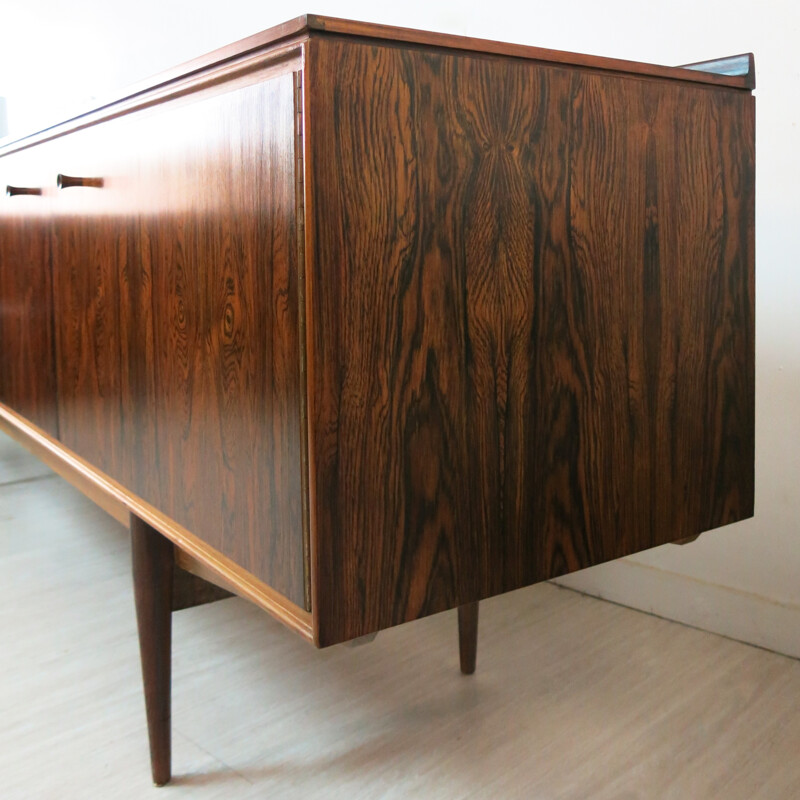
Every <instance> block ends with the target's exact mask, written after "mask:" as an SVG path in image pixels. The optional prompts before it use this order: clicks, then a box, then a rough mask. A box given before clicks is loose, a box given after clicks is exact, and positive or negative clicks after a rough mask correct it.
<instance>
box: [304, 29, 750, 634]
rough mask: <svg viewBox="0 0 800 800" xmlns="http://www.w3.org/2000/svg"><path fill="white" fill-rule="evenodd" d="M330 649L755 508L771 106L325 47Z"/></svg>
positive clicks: (317, 115)
mask: <svg viewBox="0 0 800 800" xmlns="http://www.w3.org/2000/svg"><path fill="white" fill-rule="evenodd" d="M306 91H307V92H310V93H311V99H310V103H309V108H310V112H309V113H310V114H311V116H312V119H313V126H312V129H311V138H310V141H309V143H308V148H307V152H308V153H309V157H310V161H311V164H310V173H311V174H312V175H313V185H312V186H311V187H310V192H309V193H310V195H311V197H312V205H313V209H314V212H313V231H312V232H311V236H310V239H309V241H310V242H311V243H312V248H313V257H312V258H310V260H309V264H308V276H309V278H308V285H307V303H308V308H309V339H308V341H309V375H310V376H311V384H310V389H309V430H310V438H309V453H310V457H311V487H312V496H311V504H312V507H311V519H312V525H313V528H314V530H313V533H314V535H313V539H312V541H313V542H314V554H313V558H314V561H313V564H314V580H315V582H316V587H315V588H316V592H317V598H318V599H317V603H316V614H317V623H318V627H319V638H320V642H321V643H322V644H329V643H332V642H335V641H341V640H343V639H348V638H353V637H356V636H360V635H364V634H366V633H369V632H370V631H373V630H377V629H379V628H382V627H386V626H389V625H392V624H396V623H399V622H403V621H405V620H408V619H413V618H415V617H418V616H422V615H425V614H429V613H433V612H435V611H439V610H442V609H444V608H448V607H452V606H454V605H459V604H464V603H467V602H472V601H474V600H477V599H480V598H482V597H486V596H489V595H491V594H496V593H498V592H502V591H508V590H510V589H514V588H517V587H519V586H524V585H527V584H530V583H533V582H535V581H539V580H543V579H546V578H549V577H552V576H554V575H557V574H561V573H563V572H566V571H571V570H575V569H579V568H582V567H585V566H588V565H590V564H594V563H598V562H600V561H604V560H607V559H610V558H615V557H618V556H621V555H624V554H626V553H631V552H635V551H637V550H641V549H644V548H646V547H651V546H653V545H656V544H660V543H663V542H666V541H671V540H674V539H678V538H682V537H685V536H688V535H691V534H693V533H696V532H699V531H700V530H705V529H707V528H710V527H715V526H718V525H721V524H725V523H726V522H730V521H733V520H734V519H741V518H743V517H746V516H749V515H750V514H752V491H753V486H752V484H753V448H752V432H753V405H752V397H753V371H752V363H753V362H752V341H753V327H752V315H753V297H752V274H753V250H752V220H753V205H752V203H753V155H752V105H751V103H752V100H751V98H750V97H749V96H747V95H745V94H743V93H738V92H734V91H728V90H711V89H707V88H703V87H692V86H690V85H688V84H680V83H673V82H666V81H664V82H662V81H655V80H653V81H645V80H640V79H639V80H633V79H629V78H624V77H618V76H610V75H607V74H602V73H592V72H589V71H585V70H580V71H579V70H569V69H565V68H559V67H547V66H540V65H535V64H525V63H522V62H519V61H513V60H507V59H491V58H475V57H468V56H460V55H453V54H448V53H436V52H432V51H423V50H416V49H412V48H409V49H402V48H399V47H379V46H371V45H367V44H355V43H353V42H348V41H346V40H344V39H337V38H334V37H325V38H324V39H323V38H315V39H312V41H311V43H310V49H309V68H308V81H307V88H306Z"/></svg>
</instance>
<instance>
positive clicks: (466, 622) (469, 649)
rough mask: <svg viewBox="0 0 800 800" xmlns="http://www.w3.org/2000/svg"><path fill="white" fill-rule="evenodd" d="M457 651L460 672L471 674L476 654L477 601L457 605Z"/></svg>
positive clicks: (473, 670)
mask: <svg viewBox="0 0 800 800" xmlns="http://www.w3.org/2000/svg"><path fill="white" fill-rule="evenodd" d="M458 652H459V656H460V657H461V672H463V673H464V675H472V673H473V672H475V660H476V658H477V655H478V603H477V601H476V602H475V603H466V604H465V605H463V606H459V607H458Z"/></svg>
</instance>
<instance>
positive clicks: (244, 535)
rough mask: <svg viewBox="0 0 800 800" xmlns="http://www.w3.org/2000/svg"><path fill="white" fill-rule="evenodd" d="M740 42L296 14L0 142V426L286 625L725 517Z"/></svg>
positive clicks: (483, 588) (161, 653)
mask: <svg viewBox="0 0 800 800" xmlns="http://www.w3.org/2000/svg"><path fill="white" fill-rule="evenodd" d="M753 88H754V68H753V60H752V56H749V55H748V56H736V57H732V58H727V59H721V60H718V61H709V62H704V63H701V64H695V65H688V66H685V67H661V66H654V65H650V64H642V63H633V62H629V61H620V60H614V59H608V58H599V57H594V56H584V55H577V54H572V53H563V52H557V51H552V50H544V49H540V48H535V47H527V46H521V45H513V44H502V43H498V42H490V41H482V40H477V39H467V38H462V37H455V36H448V35H441V34H432V33H426V32H422V31H412V30H406V29H400V28H390V27H385V26H381V25H372V24H366V23H358V22H349V21H344V20H338V19H332V18H327V17H319V16H311V15H309V16H304V17H300V18H298V19H296V20H293V21H291V22H288V23H285V24H283V25H279V26H278V27H275V28H272V29H270V30H268V31H265V32H263V33H260V34H257V35H255V36H253V37H251V38H249V39H245V40H243V41H241V42H239V43H237V44H235V45H232V46H230V47H227V48H224V49H222V50H218V51H216V52H214V53H211V54H210V55H208V56H206V57H204V58H200V59H198V60H196V61H192V62H189V63H188V64H184V65H182V66H180V67H177V68H176V69H174V70H171V71H168V72H166V73H163V74H161V75H159V76H157V77H156V78H154V79H152V80H150V81H147V82H144V83H142V84H140V85H139V86H136V87H133V88H132V89H131V90H129V91H128V92H126V93H124V94H123V95H122V96H121V97H118V98H114V99H110V100H109V101H108V102H105V103H101V104H98V105H97V107H95V108H92V109H90V110H88V111H86V112H85V113H83V114H80V115H78V116H75V117H74V118H72V119H69V120H67V121H65V122H62V123H60V124H57V125H55V126H54V127H51V128H48V129H46V130H43V131H40V132H38V133H35V134H33V135H31V136H28V137H26V138H22V139H19V140H16V141H11V142H9V143H6V144H5V145H4V146H3V147H2V148H1V149H0V181H1V182H2V186H3V188H4V189H5V196H4V197H2V200H0V403H1V405H0V427H2V429H3V430H5V431H6V432H8V433H9V434H10V435H11V436H13V437H15V438H16V439H18V440H19V441H21V442H22V443H23V444H24V445H25V446H27V447H28V448H29V449H30V450H31V451H33V452H34V453H36V454H38V455H39V456H40V457H41V458H42V459H44V460H45V461H46V462H47V463H48V464H50V465H51V466H52V467H53V468H54V469H55V470H56V471H58V472H59V473H60V474H62V475H63V476H64V477H66V478H67V479H68V480H70V481H72V482H73V483H74V484H75V485H76V486H78V488H80V489H81V490H82V491H84V492H85V493H86V494H87V495H88V496H89V497H91V498H92V499H93V500H95V501H96V502H97V503H99V504H100V505H101V506H102V507H104V508H105V509H106V510H107V511H109V513H111V514H112V515H113V516H114V517H116V518H117V519H118V520H119V521H120V522H122V523H124V524H126V525H130V528H131V532H132V542H133V567H134V590H135V595H136V602H137V615H138V622H139V632H140V642H141V652H142V666H143V674H144V683H145V696H146V707H147V713H148V723H149V731H150V739H151V753H152V759H153V775H154V779H155V781H156V782H157V783H159V784H161V783H165V782H166V781H167V780H168V779H169V775H170V757H169V752H170V749H169V736H170V734H169V684H170V620H171V616H170V615H171V611H172V610H174V609H177V608H181V607H185V606H186V605H191V604H196V603H200V602H205V601H208V600H211V599H215V598H217V597H219V596H222V595H224V594H225V593H226V592H233V593H236V594H238V595H241V596H242V597H245V598H247V599H249V600H250V601H252V602H253V603H255V604H257V605H259V606H260V607H262V608H263V609H264V610H265V611H268V612H269V613H271V614H273V615H274V616H275V617H277V618H278V619H279V620H281V621H282V622H283V623H284V624H285V625H287V626H288V627H289V628H291V629H292V630H293V631H295V632H296V633H298V634H299V635H300V636H302V637H304V638H306V639H307V640H308V641H309V642H312V643H313V644H315V645H316V646H318V647H324V646H327V645H332V644H336V643H339V642H344V641H348V640H353V639H357V638H359V637H366V636H370V635H372V634H374V633H375V632H376V631H379V630H381V629H384V628H387V627H389V626H392V625H397V624H399V623H403V622H407V621H409V620H414V619H418V618H420V617H423V616H425V615H428V614H433V613H436V612H439V611H444V610H445V609H450V608H454V607H458V608H459V622H460V630H461V655H462V669H463V671H465V672H470V671H471V670H472V669H474V664H475V639H476V632H477V610H478V606H477V603H478V602H479V601H480V600H481V599H483V598H487V597H490V596H492V595H496V594H499V593H501V592H507V591H510V590H512V589H517V588H519V587H523V586H527V585H529V584H533V583H536V582H537V581H543V580H547V579H549V578H553V577H555V576H558V575H562V574H564V573H567V572H570V571H573V570H578V569H581V568H583V567H587V566H590V565H592V564H597V563H600V562H603V561H606V560H608V559H614V558H618V557H621V556H624V555H627V554H630V553H634V552H636V551H640V550H643V549H645V548H650V547H654V546H656V545H660V544H663V543H666V542H672V541H676V540H685V539H689V538H691V537H694V536H696V535H698V534H699V533H701V532H703V531H707V530H709V529H711V528H716V527H719V526H722V525H725V524H727V523H730V522H734V521H737V520H741V519H744V518H746V517H749V516H751V515H752V513H753V465H754V453H753V447H754V441H753V440H754V98H753V96H752V90H753Z"/></svg>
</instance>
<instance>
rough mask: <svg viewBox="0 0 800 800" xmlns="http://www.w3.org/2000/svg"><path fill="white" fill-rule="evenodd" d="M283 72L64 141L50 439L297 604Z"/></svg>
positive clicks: (297, 466) (289, 176)
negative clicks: (54, 433)
mask: <svg viewBox="0 0 800 800" xmlns="http://www.w3.org/2000/svg"><path fill="white" fill-rule="evenodd" d="M298 86H299V73H298V72H297V71H296V70H295V69H293V68H292V66H291V65H285V68H284V69H283V70H280V69H279V70H277V71H276V70H275V68H271V69H270V70H268V71H266V72H262V73H259V72H258V71H257V70H256V71H253V70H249V71H246V72H244V73H242V74H238V73H236V72H235V71H233V72H232V74H231V76H230V77H229V78H226V79H224V80H221V79H219V78H218V79H216V80H214V79H213V77H212V78H210V79H209V80H208V81H207V82H206V83H205V84H203V83H202V82H199V81H198V82H197V84H196V85H194V86H191V87H189V86H184V87H183V88H181V89H179V90H176V92H175V95H174V96H173V97H171V98H170V97H167V98H165V99H163V100H159V102H158V103H153V104H151V105H149V106H147V105H145V106H144V107H142V108H140V109H138V110H133V111H131V112H130V113H127V114H124V115H122V116H120V117H118V118H116V119H110V120H107V121H104V122H102V123H100V124H97V125H94V126H92V127H89V128H86V129H84V130H80V131H76V132H74V133H71V134H69V135H68V136H66V137H63V138H62V140H61V141H60V144H59V153H58V157H59V158H58V160H59V164H60V166H59V171H60V172H61V173H63V174H64V175H66V176H68V177H69V178H77V179H83V180H82V181H78V185H72V184H70V185H69V186H67V187H65V188H64V189H62V190H60V193H59V196H58V208H57V210H56V212H55V220H54V229H55V232H54V239H53V241H54V245H53V248H54V253H53V264H54V276H55V278H54V279H55V288H56V292H55V294H56V319H57V328H58V337H57V362H58V377H59V400H60V411H59V421H60V424H61V435H62V440H63V441H64V443H65V444H66V445H67V446H68V447H70V448H71V449H73V450H74V451H75V452H77V453H78V454H79V455H81V456H82V457H84V458H86V459H87V460H88V461H89V462H91V463H92V464H94V465H96V466H98V467H99V468H100V469H102V470H103V471H104V472H106V473H107V474H108V475H109V476H110V477H112V478H114V479H116V480H118V481H119V482H120V483H122V484H123V485H124V486H125V487H126V488H129V489H130V490H131V491H133V492H134V493H136V494H137V495H139V496H140V497H142V498H143V499H144V500H146V501H147V502H149V503H150V504H152V505H153V506H155V508H157V509H158V510H159V511H161V512H163V514H165V515H166V516H167V517H169V518H170V519H172V520H174V521H175V522H177V523H178V524H180V525H182V526H184V527H185V528H187V529H188V530H189V531H191V532H192V533H193V534H195V535H196V536H198V537H199V538H201V539H202V540H203V541H205V542H206V543H207V544H209V545H210V546H211V547H213V548H215V549H217V550H219V551H220V552H222V553H223V554H224V555H226V556H228V557H229V558H231V559H232V560H233V561H235V562H236V563H237V564H239V565H240V566H241V567H243V568H244V569H246V570H247V571H248V572H250V573H252V574H253V575H255V576H256V577H257V578H259V579H261V580H262V581H264V582H266V583H268V584H269V585H270V586H272V587H273V588H274V589H276V590H277V591H278V592H280V593H281V594H283V595H285V596H286V597H287V598H288V599H289V600H291V601H292V602H294V603H295V604H297V605H300V606H304V605H306V581H305V569H304V555H303V553H304V539H303V520H302V512H301V509H302V504H301V455H300V451H301V440H300V405H301V399H300V393H299V386H300V366H299V365H300V356H299V350H298V340H299V333H298V326H299V321H298V255H297V254H298V245H297V237H296V228H297V196H296V185H295V183H296V172H295V156H296V152H297V151H296V143H295V139H296V136H297V126H296V109H295V96H296V94H297V89H298Z"/></svg>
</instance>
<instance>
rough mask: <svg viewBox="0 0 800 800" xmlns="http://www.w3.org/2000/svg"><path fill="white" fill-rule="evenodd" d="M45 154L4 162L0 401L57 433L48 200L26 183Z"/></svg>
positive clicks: (0, 171) (38, 176) (37, 177)
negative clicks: (20, 185)
mask: <svg viewBox="0 0 800 800" xmlns="http://www.w3.org/2000/svg"><path fill="white" fill-rule="evenodd" d="M47 158H48V150H47V148H44V152H37V153H36V154H35V155H34V154H32V153H30V152H22V153H15V154H14V155H13V156H9V157H7V158H4V159H2V160H0V183H2V184H3V185H4V186H7V189H8V190H12V191H7V196H5V197H2V198H0V402H2V403H5V404H6V405H8V406H10V407H12V408H15V409H17V410H18V411H19V413H21V414H23V415H24V416H25V417H26V418H27V419H29V420H31V422H33V423H34V424H35V425H38V426H39V427H40V428H43V429H44V430H46V431H47V432H48V433H51V434H53V435H57V434H58V417H57V398H56V374H55V364H54V358H53V350H54V333H53V312H52V303H53V291H52V278H51V273H50V251H51V247H50V237H49V231H50V216H49V211H50V202H49V198H47V197H45V196H43V195H42V189H41V188H40V187H39V186H36V185H35V184H34V185H33V186H31V185H30V184H28V182H34V181H35V182H36V183H39V182H40V181H43V179H44V173H45V170H46V166H47V165H46V159H47ZM42 162H44V163H42ZM23 182H24V183H23ZM17 183H19V184H23V186H22V188H20V187H18V186H16V184H17ZM26 186H27V188H26Z"/></svg>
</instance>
